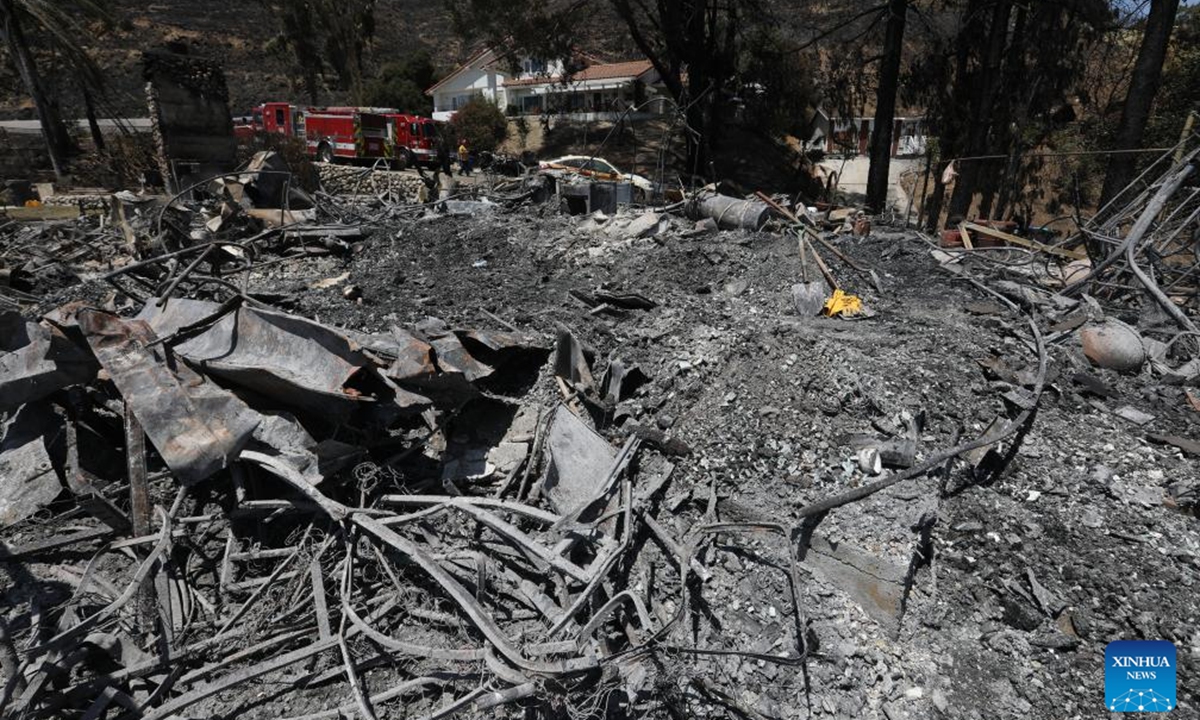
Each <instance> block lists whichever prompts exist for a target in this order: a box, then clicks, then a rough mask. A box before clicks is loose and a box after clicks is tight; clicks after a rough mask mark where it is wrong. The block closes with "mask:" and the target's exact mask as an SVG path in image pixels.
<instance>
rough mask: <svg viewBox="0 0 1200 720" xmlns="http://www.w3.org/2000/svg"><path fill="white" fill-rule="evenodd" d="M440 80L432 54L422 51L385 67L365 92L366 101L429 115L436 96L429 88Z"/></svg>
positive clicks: (374, 104)
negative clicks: (432, 94)
mask: <svg viewBox="0 0 1200 720" xmlns="http://www.w3.org/2000/svg"><path fill="white" fill-rule="evenodd" d="M435 82H437V70H436V68H434V66H433V59H432V58H430V57H429V53H427V52H425V51H423V50H422V51H418V52H415V53H412V54H411V55H409V56H407V57H405V58H403V59H401V60H398V61H396V62H390V63H388V64H386V65H384V66H383V68H382V69H381V70H380V72H379V75H378V77H375V78H374V79H372V80H370V81H368V82H367V84H366V88H365V90H364V91H363V102H364V103H366V104H367V105H371V106H374V107H393V108H397V109H398V110H400V111H401V112H406V113H412V114H415V115H429V114H430V113H432V112H433V98H431V97H429V96H428V95H426V94H425V90H426V89H427V88H428V87H429V86H431V85H433V84H434V83H435Z"/></svg>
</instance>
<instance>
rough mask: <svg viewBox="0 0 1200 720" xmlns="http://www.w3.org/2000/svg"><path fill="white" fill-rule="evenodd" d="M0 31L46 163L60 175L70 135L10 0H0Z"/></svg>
mask: <svg viewBox="0 0 1200 720" xmlns="http://www.w3.org/2000/svg"><path fill="white" fill-rule="evenodd" d="M0 34H2V35H3V40H4V44H5V45H7V46H8V51H9V53H10V54H11V55H12V58H13V63H14V64H15V65H16V66H17V72H18V73H19V74H20V76H21V82H22V83H24V84H25V90H26V91H27V92H28V93H29V95H30V97H31V98H33V105H34V107H35V108H36V109H37V114H38V122H39V123H40V124H41V127H42V137H43V138H44V139H45V141H46V150H47V152H49V153H50V163H51V165H53V167H54V174H55V176H56V177H59V178H61V177H62V175H63V172H64V170H65V168H66V158H67V154H68V153H69V151H70V135H69V134H68V133H67V130H66V127H65V126H64V125H63V121H62V117H61V116H60V115H59V113H58V109H57V106H56V105H55V104H54V103H53V102H51V99H50V95H49V94H48V93H47V92H46V86H45V84H44V83H43V82H42V77H41V75H40V74H39V73H38V69H37V65H36V64H35V63H34V61H33V54H32V53H30V52H29V44H28V43H27V42H26V41H25V34H24V33H23V32H22V31H21V25H20V20H19V18H18V17H17V8H16V6H15V5H14V4H13V0H0Z"/></svg>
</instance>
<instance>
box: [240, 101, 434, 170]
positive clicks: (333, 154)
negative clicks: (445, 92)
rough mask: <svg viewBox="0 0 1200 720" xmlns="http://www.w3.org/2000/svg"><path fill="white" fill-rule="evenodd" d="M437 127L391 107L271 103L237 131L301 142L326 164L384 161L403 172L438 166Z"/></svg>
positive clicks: (244, 134)
mask: <svg viewBox="0 0 1200 720" xmlns="http://www.w3.org/2000/svg"><path fill="white" fill-rule="evenodd" d="M437 125H438V123H436V122H435V121H434V120H432V119H430V118H425V117H420V116H417V115H406V114H403V113H400V112H398V111H396V110H394V109H391V108H361V107H327V108H300V107H298V106H295V105H292V104H291V103H282V102H273V103H264V104H262V105H260V106H258V107H257V108H254V111H253V115H252V119H251V126H250V127H249V128H246V127H244V126H241V127H236V128H235V129H234V130H235V133H236V134H237V135H238V136H239V137H243V136H247V135H251V136H252V135H254V134H257V133H265V134H279V135H285V136H287V137H296V138H302V139H303V140H304V141H305V146H306V148H307V151H308V155H309V156H310V157H314V158H317V159H318V160H321V161H323V162H335V161H338V160H344V161H354V160H367V161H373V160H379V159H386V160H389V161H391V162H394V163H396V164H397V165H399V166H401V167H405V166H408V165H412V164H416V163H422V164H432V163H434V162H436V161H437V142H438V132H439V131H438V127H437Z"/></svg>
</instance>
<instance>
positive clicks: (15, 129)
mask: <svg viewBox="0 0 1200 720" xmlns="http://www.w3.org/2000/svg"><path fill="white" fill-rule="evenodd" d="M75 122H76V124H77V125H78V126H79V128H80V129H81V130H87V129H88V124H87V120H76V121H75ZM96 122H97V123H99V125H100V129H101V131H104V132H108V131H115V130H116V129H117V127H118V126H117V121H116V120H109V119H107V118H101V119H100V120H97V121H96ZM122 122H123V123H124V124H125V125H127V126H129V127H132V128H133V129H134V130H149V129H150V118H130V119H129V120H123V121H122ZM0 130H4V131H5V132H10V133H13V134H17V135H34V134H37V133H39V132H41V131H42V128H41V126H40V125H39V124H38V121H37V120H0Z"/></svg>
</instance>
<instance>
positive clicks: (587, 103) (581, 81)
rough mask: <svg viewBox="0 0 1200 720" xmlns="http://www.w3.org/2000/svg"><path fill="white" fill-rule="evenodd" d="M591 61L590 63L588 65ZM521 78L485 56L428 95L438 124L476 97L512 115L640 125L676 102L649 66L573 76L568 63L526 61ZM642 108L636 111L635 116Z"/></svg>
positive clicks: (494, 56) (605, 66)
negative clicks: (635, 121)
mask: <svg viewBox="0 0 1200 720" xmlns="http://www.w3.org/2000/svg"><path fill="white" fill-rule="evenodd" d="M585 60H586V59H585ZM519 65H520V72H519V73H513V72H511V71H510V70H509V64H508V63H507V62H505V61H504V59H503V58H502V57H501V56H500V54H499V53H497V52H496V51H494V50H481V51H479V52H477V53H475V54H474V55H472V56H471V57H470V58H468V59H467V61H466V62H465V63H463V64H462V65H460V66H459V67H457V68H455V70H454V71H453V72H451V73H450V74H449V75H447V76H446V77H444V78H442V80H441V81H439V82H438V83H437V84H435V85H433V86H432V87H430V88H429V89H428V90H426V91H425V92H426V94H428V95H431V96H433V117H434V119H435V120H449V119H450V118H451V117H453V115H454V113H455V112H457V111H458V109H459V108H460V107H462V106H463V105H465V104H466V103H467V102H468V101H469V100H470V99H471V98H473V97H482V98H484V99H486V100H488V101H490V102H492V103H494V104H495V105H496V106H497V107H499V108H500V109H501V110H502V111H503V112H504V113H505V114H506V115H510V116H516V115H539V114H543V113H555V114H559V113H563V114H566V115H568V116H570V117H572V118H573V119H581V120H595V119H616V118H617V117H618V116H619V115H621V114H622V113H625V112H626V111H627V110H628V111H629V112H628V114H627V115H626V117H628V118H630V119H637V118H639V117H648V116H651V115H659V114H662V113H663V112H665V111H666V109H667V107H669V105H670V101H669V99H668V98H667V96H666V95H665V94H664V92H663V89H662V86H661V83H660V82H659V76H658V73H657V72H656V71H655V70H654V67H653V65H651V64H650V62H649V61H648V60H631V61H627V62H617V63H600V62H590V63H588V64H587V65H586V66H585V67H584V68H583V69H581V70H578V71H576V72H574V73H571V74H565V73H564V72H563V63H562V61H559V60H555V61H544V60H539V59H536V58H523V59H522V60H521V62H520V63H519ZM631 108H636V110H630V109H631Z"/></svg>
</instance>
